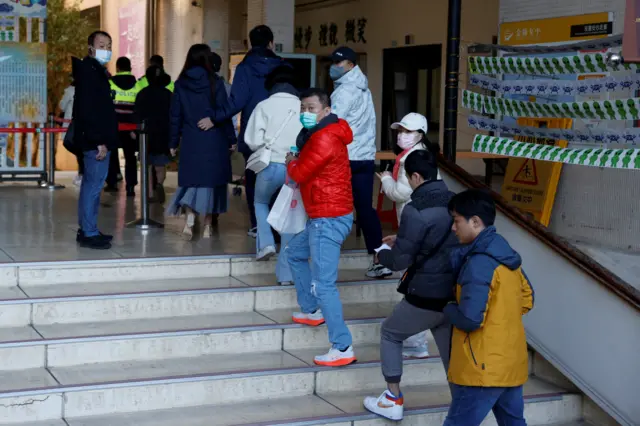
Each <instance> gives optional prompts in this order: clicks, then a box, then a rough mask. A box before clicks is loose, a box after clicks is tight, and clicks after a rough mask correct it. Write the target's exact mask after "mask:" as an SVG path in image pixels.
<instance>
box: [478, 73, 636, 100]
mask: <svg viewBox="0 0 640 426" xmlns="http://www.w3.org/2000/svg"><path fill="white" fill-rule="evenodd" d="M469 83H470V84H472V85H474V86H478V87H481V88H483V89H485V90H492V91H494V92H498V93H502V94H505V95H530V96H545V95H547V96H558V95H566V96H575V95H586V94H592V93H605V92H608V93H612V92H627V93H626V95H627V96H628V97H631V96H633V94H632V93H631V92H632V91H634V90H640V74H629V75H625V76H624V77H604V78H594V79H586V78H583V79H582V80H578V81H572V80H499V79H497V78H494V77H489V76H486V75H480V74H473V75H471V76H469Z"/></svg>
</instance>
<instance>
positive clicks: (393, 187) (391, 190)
mask: <svg viewBox="0 0 640 426" xmlns="http://www.w3.org/2000/svg"><path fill="white" fill-rule="evenodd" d="M391 128H392V129H393V130H397V131H398V140H397V144H398V146H399V147H400V149H402V152H401V153H400V154H399V155H398V156H397V157H396V163H395V165H394V166H393V173H391V172H384V173H382V174H378V177H379V178H380V180H381V181H382V191H383V192H384V193H385V195H386V196H387V197H389V199H390V200H392V201H394V202H395V203H396V212H397V214H398V222H400V217H401V216H402V210H403V209H404V206H405V205H407V203H408V202H409V201H411V193H412V192H413V190H412V189H411V186H410V185H409V179H408V178H407V174H406V172H405V170H404V160H405V159H406V158H407V156H408V155H409V154H410V153H412V152H413V151H416V150H419V149H429V150H430V151H432V152H433V153H434V154H436V155H437V153H438V151H439V150H440V147H439V146H438V145H437V144H433V143H431V142H429V140H428V139H427V130H428V124H427V119H426V118H425V116H424V115H421V114H418V113H415V112H412V113H409V114H407V115H405V116H404V117H402V120H401V121H400V122H398V123H393V124H392V125H391ZM438 179H440V172H438Z"/></svg>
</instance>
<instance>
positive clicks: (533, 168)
mask: <svg viewBox="0 0 640 426" xmlns="http://www.w3.org/2000/svg"><path fill="white" fill-rule="evenodd" d="M518 125H519V126H532V127H546V128H550V129H553V128H555V129H568V128H571V125H572V120H571V119H569V118H539V119H538V118H519V119H518ZM516 139H518V140H521V141H524V142H533V143H540V144H546V145H556V146H559V147H561V148H566V147H567V141H556V140H554V139H546V138H532V137H518V138H516ZM561 171H562V163H555V162H550V161H539V160H532V159H530V158H510V159H509V164H508V166H507V170H506V173H505V177H504V184H503V185H502V190H501V195H502V196H503V197H504V198H505V199H506V200H507V201H508V202H509V204H512V205H514V206H516V207H518V208H519V209H520V210H522V211H524V212H525V213H528V214H529V215H530V216H531V217H532V218H533V219H535V220H537V221H538V222H540V223H541V224H543V225H545V226H548V225H549V221H550V220H551V211H552V209H553V203H554V201H555V198H556V190H557V189H558V181H559V180H560V172H561Z"/></svg>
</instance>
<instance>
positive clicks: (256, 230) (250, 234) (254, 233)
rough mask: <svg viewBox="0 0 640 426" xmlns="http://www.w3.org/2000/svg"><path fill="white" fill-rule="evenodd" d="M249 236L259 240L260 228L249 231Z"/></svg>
mask: <svg viewBox="0 0 640 426" xmlns="http://www.w3.org/2000/svg"><path fill="white" fill-rule="evenodd" d="M247 235H248V236H250V237H253V238H258V228H251V229H249V232H247Z"/></svg>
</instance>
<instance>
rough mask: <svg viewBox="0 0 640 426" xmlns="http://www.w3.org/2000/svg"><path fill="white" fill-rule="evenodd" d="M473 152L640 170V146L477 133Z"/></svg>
mask: <svg viewBox="0 0 640 426" xmlns="http://www.w3.org/2000/svg"><path fill="white" fill-rule="evenodd" d="M471 151H472V152H483V153H487V154H496V155H503V156H505V157H519V158H532V159H535V160H542V161H554V162H558V163H564V164H574V165H580V166H592V167H606V168H610V169H625V170H639V169H640V149H606V148H587V149H585V148H561V147H557V146H549V145H543V144H536V143H527V142H520V141H516V140H513V139H508V138H499V137H495V136H486V135H476V137H475V139H474V141H473V145H472V148H471Z"/></svg>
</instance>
